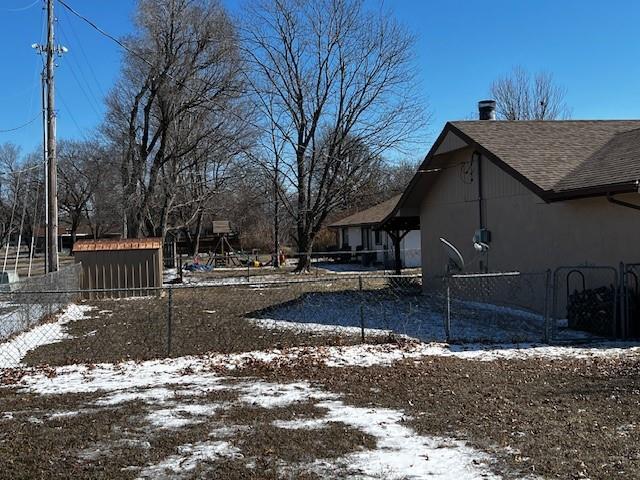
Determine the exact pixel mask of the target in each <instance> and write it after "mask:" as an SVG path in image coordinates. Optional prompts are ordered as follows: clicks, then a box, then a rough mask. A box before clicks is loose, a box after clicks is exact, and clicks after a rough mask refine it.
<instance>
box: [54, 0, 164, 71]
mask: <svg viewBox="0 0 640 480" xmlns="http://www.w3.org/2000/svg"><path fill="white" fill-rule="evenodd" d="M58 2H59V3H60V5H62V6H63V7H64V8H66V9H67V10H69V12H71V13H72V14H73V15H75V16H76V17H78V18H79V19H81V20H83V21H84V22H86V23H87V24H89V25H90V26H91V27H92V28H93V29H94V30H97V31H98V32H100V33H101V34H102V35H104V36H105V37H107V38H109V39H110V40H112V41H114V42H115V43H117V44H118V45H120V46H121V47H122V48H123V49H125V50H126V51H127V52H129V53H130V54H131V55H134V56H136V57H137V58H138V59H140V60H142V61H143V62H145V63H146V64H147V65H149V66H150V67H153V63H151V62H150V61H149V60H147V59H146V58H144V57H143V56H142V55H140V54H139V53H138V52H136V51H135V50H133V49H131V48H129V47H128V46H127V45H126V44H124V43H122V42H121V41H120V40H118V39H117V38H116V37H114V36H113V35H111V34H110V33H109V32H107V31H105V30H103V29H102V28H100V27H99V26H98V25H96V24H95V23H94V22H93V21H92V20H90V19H88V18H87V17H85V16H84V15H82V14H81V13H79V12H77V11H76V10H74V9H73V8H72V7H71V6H69V5H68V4H67V3H66V2H65V1H64V0H58Z"/></svg>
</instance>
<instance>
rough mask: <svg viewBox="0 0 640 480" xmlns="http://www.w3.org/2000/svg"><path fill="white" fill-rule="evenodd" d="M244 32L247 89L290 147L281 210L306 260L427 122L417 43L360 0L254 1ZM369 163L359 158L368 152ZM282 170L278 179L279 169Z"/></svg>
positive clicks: (282, 159)
mask: <svg viewBox="0 0 640 480" xmlns="http://www.w3.org/2000/svg"><path fill="white" fill-rule="evenodd" d="M248 11H249V12H250V13H248V14H247V15H246V16H245V19H246V23H245V25H244V27H243V34H244V47H245V54H246V57H247V58H248V62H249V64H250V65H251V67H252V68H251V73H250V74H249V75H248V78H247V80H248V82H249V84H250V85H251V87H252V92H253V94H254V99H255V102H256V105H257V107H258V108H259V110H260V112H261V122H262V125H263V126H264V130H265V131H267V132H275V134H276V136H277V137H278V138H277V139H275V141H274V142H272V143H273V144H274V145H278V146H279V145H281V144H282V145H284V149H283V150H282V151H281V152H280V153H279V154H278V155H277V156H273V157H272V160H273V161H274V163H275V158H277V159H278V161H279V163H278V169H277V173H278V176H279V184H280V185H281V191H280V195H279V197H280V200H281V205H282V207H283V208H284V209H285V210H286V211H287V212H288V213H289V214H290V215H291V216H292V217H293V218H294V219H295V235H294V236H295V241H296V244H297V248H298V251H299V252H302V253H304V254H307V255H305V256H303V257H302V258H301V260H300V262H299V263H298V270H299V271H302V270H306V269H307V268H308V266H309V256H308V254H309V253H310V252H311V250H312V248H313V242H314V239H315V237H316V235H317V234H318V232H319V231H320V229H321V227H322V224H323V222H324V221H325V219H326V218H327V215H328V214H330V213H331V212H332V211H333V210H334V209H335V208H336V206H337V205H338V204H339V202H340V201H341V199H342V198H343V197H344V195H343V193H344V192H345V191H357V190H358V187H359V185H362V184H363V182H365V181H366V179H367V176H368V171H369V170H368V169H369V167H370V166H371V165H372V164H373V163H375V162H377V161H379V158H380V156H381V155H382V154H383V153H385V152H386V151H388V150H391V149H397V148H400V147H402V146H404V145H406V142H407V141H408V140H409V139H410V138H411V136H412V134H413V133H414V132H416V131H417V130H418V129H419V128H420V127H422V125H423V123H424V119H425V115H424V109H423V105H422V102H421V100H420V96H419V95H417V93H416V88H415V87H416V82H415V75H414V70H413V62H412V57H411V54H412V49H413V46H414V39H413V37H412V36H411V35H410V34H409V33H408V32H407V31H406V30H405V29H404V28H403V27H402V26H401V25H399V24H398V22H397V21H396V20H395V19H394V18H393V16H391V15H389V14H388V13H387V12H384V11H382V10H380V11H372V10H368V9H367V8H366V7H365V6H364V2H363V1H362V0H254V1H252V2H251V3H250V5H249V8H248ZM362 145H364V146H366V148H367V149H368V152H369V155H366V156H363V155H361V154H360V153H361V150H360V146H362ZM274 171H275V170H274Z"/></svg>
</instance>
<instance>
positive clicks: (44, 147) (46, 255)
mask: <svg viewBox="0 0 640 480" xmlns="http://www.w3.org/2000/svg"><path fill="white" fill-rule="evenodd" d="M41 76H42V158H43V160H44V175H43V177H42V178H44V230H45V242H44V273H47V272H48V271H49V269H48V268H47V265H48V258H49V242H48V241H47V238H48V235H49V233H48V225H49V222H48V220H47V219H48V217H49V194H48V192H49V186H48V183H49V182H47V176H48V171H49V161H48V160H47V118H48V116H47V72H46V67H43V69H42V74H41ZM34 215H36V216H37V215H38V212H35V213H34ZM36 235H38V233H36ZM36 245H37V243H36Z"/></svg>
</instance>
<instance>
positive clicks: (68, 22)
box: [60, 10, 106, 97]
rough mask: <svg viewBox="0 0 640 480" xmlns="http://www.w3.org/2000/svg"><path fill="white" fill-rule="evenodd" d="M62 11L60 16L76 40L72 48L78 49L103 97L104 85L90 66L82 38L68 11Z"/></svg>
mask: <svg viewBox="0 0 640 480" xmlns="http://www.w3.org/2000/svg"><path fill="white" fill-rule="evenodd" d="M62 12H64V14H63V15H61V17H60V18H61V19H64V22H65V25H66V26H67V27H69V30H70V31H71V34H72V35H73V38H74V39H75V41H76V42H75V43H74V44H73V48H74V50H75V49H76V48H77V49H78V50H80V53H81V54H82V57H83V58H84V65H86V66H87V67H88V68H89V73H90V74H91V76H92V77H93V81H94V83H95V84H96V85H97V89H98V91H99V93H100V94H101V95H102V96H103V97H104V96H105V91H106V90H105V89H104V87H103V85H102V82H101V81H100V80H99V79H98V76H97V75H96V72H95V70H94V69H93V67H92V66H91V61H90V60H89V57H88V56H87V52H86V51H85V49H84V47H83V45H82V44H83V42H82V40H80V37H79V36H78V34H77V32H76V29H75V27H74V26H73V22H72V21H71V19H70V17H69V13H68V12H67V11H66V10H62Z"/></svg>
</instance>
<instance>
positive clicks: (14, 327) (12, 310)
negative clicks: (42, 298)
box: [0, 302, 62, 340]
mask: <svg viewBox="0 0 640 480" xmlns="http://www.w3.org/2000/svg"><path fill="white" fill-rule="evenodd" d="M3 303H4V304H5V305H3V307H2V308H7V309H9V311H8V312H6V313H3V314H2V315H0V340H1V339H6V338H9V337H11V336H13V335H16V334H18V333H20V332H24V331H26V330H28V329H29V328H31V327H33V326H34V325H37V324H38V323H40V320H41V319H42V317H44V316H46V315H47V314H49V312H57V311H58V310H60V309H61V308H62V305H58V304H52V305H49V304H46V305H45V304H40V303H26V302H25V303H19V304H7V303H6V302H3Z"/></svg>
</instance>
